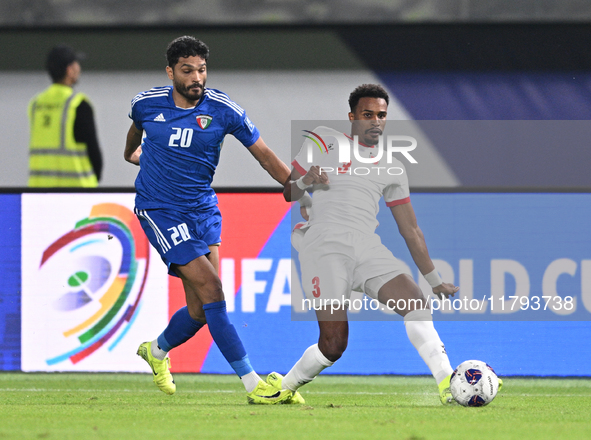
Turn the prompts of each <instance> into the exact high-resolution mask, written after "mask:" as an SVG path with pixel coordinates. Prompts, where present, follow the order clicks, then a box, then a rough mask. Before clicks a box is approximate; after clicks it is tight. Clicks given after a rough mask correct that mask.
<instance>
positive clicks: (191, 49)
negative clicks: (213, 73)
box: [166, 35, 209, 67]
mask: <svg viewBox="0 0 591 440" xmlns="http://www.w3.org/2000/svg"><path fill="white" fill-rule="evenodd" d="M195 56H198V57H201V58H203V59H204V60H205V61H207V59H208V58H209V47H207V44H205V43H204V42H203V41H201V40H198V39H197V38H195V37H190V36H188V35H185V36H183V37H178V38H175V39H174V40H172V41H171V42H170V44H169V45H168V47H167V48H166V61H168V66H169V67H174V66H175V65H176V63H178V62H179V58H188V57H195Z"/></svg>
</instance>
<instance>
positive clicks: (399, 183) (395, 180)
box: [292, 127, 410, 233]
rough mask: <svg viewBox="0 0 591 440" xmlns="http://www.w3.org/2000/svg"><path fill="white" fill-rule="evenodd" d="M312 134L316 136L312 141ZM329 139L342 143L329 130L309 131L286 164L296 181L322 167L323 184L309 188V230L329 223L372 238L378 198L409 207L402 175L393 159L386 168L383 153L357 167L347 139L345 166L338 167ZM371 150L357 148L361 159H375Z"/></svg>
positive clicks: (335, 148)
mask: <svg viewBox="0 0 591 440" xmlns="http://www.w3.org/2000/svg"><path fill="white" fill-rule="evenodd" d="M317 132H318V133H322V135H321V136H317V135H316V133H317ZM327 133H328V134H327ZM331 133H334V135H331ZM312 135H313V136H312ZM335 135H337V136H339V137H340V138H341V139H342V136H343V134H342V133H339V132H337V131H335V130H332V129H330V128H327V127H317V128H315V129H314V131H313V132H312V133H311V136H310V138H308V139H306V140H305V141H304V144H303V145H302V148H301V150H300V152H299V153H298V155H297V156H296V157H295V159H294V160H293V162H292V165H293V167H294V168H295V169H296V170H298V172H299V173H300V174H301V175H302V176H303V175H305V174H306V173H307V172H308V170H309V169H310V167H311V166H314V165H317V166H320V167H322V172H323V173H326V174H327V175H328V179H329V183H328V184H327V185H314V186H313V188H312V190H313V200H314V202H313V205H312V206H313V207H312V210H311V214H310V221H309V225H310V226H314V225H320V224H327V226H328V224H331V223H332V224H338V225H341V226H345V227H349V228H353V229H356V230H359V231H361V232H366V233H374V231H375V229H376V228H377V226H378V221H377V219H376V217H377V215H378V212H379V201H380V198H381V197H382V196H383V197H384V200H385V201H386V205H387V206H389V207H392V206H396V205H400V204H403V203H408V202H410V197H409V188H408V177H407V175H406V170H405V168H404V165H403V164H402V162H400V161H399V160H397V159H396V158H395V157H392V160H391V163H388V161H387V157H386V154H385V152H384V154H383V155H382V157H381V158H380V160H379V161H376V162H372V163H369V164H368V163H362V162H360V161H359V160H357V159H356V158H355V154H354V152H353V139H352V138H351V137H350V136H347V135H345V136H347V138H348V139H349V147H350V148H351V154H350V157H351V161H350V162H348V163H342V162H339V151H338V150H339V149H338V145H339V143H338V141H337V138H336V137H335ZM309 148H311V149H312V152H313V153H312V156H313V159H312V162H311V163H309V162H308V160H309V158H310V155H309V153H308V151H309ZM320 151H322V152H320ZM377 151H378V148H377V147H376V146H368V145H364V144H362V143H359V155H360V156H361V157H362V158H371V157H376V156H377Z"/></svg>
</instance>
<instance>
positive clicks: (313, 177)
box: [303, 165, 329, 185]
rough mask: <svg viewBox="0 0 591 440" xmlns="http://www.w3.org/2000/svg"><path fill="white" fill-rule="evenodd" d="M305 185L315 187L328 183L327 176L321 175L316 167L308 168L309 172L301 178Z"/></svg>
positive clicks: (320, 171)
mask: <svg viewBox="0 0 591 440" xmlns="http://www.w3.org/2000/svg"><path fill="white" fill-rule="evenodd" d="M303 181H304V183H305V184H306V185H315V184H318V183H329V182H328V175H327V174H326V173H323V172H322V170H321V169H320V167H319V166H318V165H315V166H313V167H310V170H308V172H307V173H306V175H305V176H304V178H303Z"/></svg>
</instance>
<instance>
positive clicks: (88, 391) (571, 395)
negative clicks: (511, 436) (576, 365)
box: [0, 388, 591, 397]
mask: <svg viewBox="0 0 591 440" xmlns="http://www.w3.org/2000/svg"><path fill="white" fill-rule="evenodd" d="M0 391H9V392H15V391H22V392H40V393H48V392H58V393H64V392H83V393H119V392H123V393H155V392H156V391H158V390H156V389H154V390H130V389H120V390H98V389H73V388H67V389H55V388H0ZM244 392H245V391H244V390H240V391H236V390H186V391H185V390H183V393H197V394H205V393H208V394H213V393H229V394H240V393H244ZM304 392H305V394H345V395H368V396H432V395H437V393H435V392H433V393H398V392H392V393H385V392H369V391H334V392H333V391H304ZM499 395H500V396H503V395H504V393H502V394H499ZM510 397H591V395H589V394H527V393H520V394H510Z"/></svg>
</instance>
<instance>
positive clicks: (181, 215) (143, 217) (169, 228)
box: [134, 206, 222, 276]
mask: <svg viewBox="0 0 591 440" xmlns="http://www.w3.org/2000/svg"><path fill="white" fill-rule="evenodd" d="M134 211H135V214H136V215H137V217H138V218H139V220H140V224H141V225H142V228H143V230H144V232H145V233H146V236H147V237H148V240H150V243H151V244H152V246H154V248H155V249H156V250H157V251H158V253H159V254H160V257H162V261H164V263H165V264H166V266H167V267H168V273H169V274H170V275H173V276H177V274H176V273H174V271H173V270H172V269H171V264H178V265H180V266H182V265H184V264H187V263H188V262H190V261H193V260H194V259H195V258H198V257H200V256H202V255H207V254H209V253H210V251H209V246H211V245H215V244H219V243H221V241H222V215H221V214H220V210H219V209H218V208H217V206H215V207H214V209H212V210H211V211H210V215H206V216H204V215H203V212H199V213H197V212H194V211H186V212H181V211H177V210H173V209H163V208H158V209H137V208H135V210H134Z"/></svg>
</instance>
